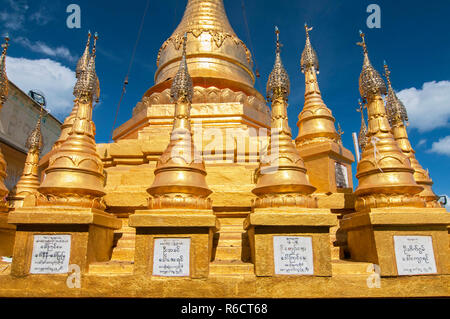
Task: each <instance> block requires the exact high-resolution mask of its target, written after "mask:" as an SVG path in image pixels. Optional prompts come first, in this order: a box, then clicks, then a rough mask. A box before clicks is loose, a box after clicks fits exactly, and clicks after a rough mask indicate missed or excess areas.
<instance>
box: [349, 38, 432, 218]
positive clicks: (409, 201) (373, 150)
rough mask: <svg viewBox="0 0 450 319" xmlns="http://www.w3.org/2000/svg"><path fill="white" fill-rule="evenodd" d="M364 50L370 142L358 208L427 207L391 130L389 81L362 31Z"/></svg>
mask: <svg viewBox="0 0 450 319" xmlns="http://www.w3.org/2000/svg"><path fill="white" fill-rule="evenodd" d="M360 36H361V38H362V42H359V43H358V45H360V46H362V47H363V50H364V64H363V68H362V72H361V75H360V78H359V91H360V93H361V97H362V98H363V99H364V100H365V101H366V100H367V113H368V118H369V124H368V132H367V145H366V146H365V148H364V151H363V152H362V155H361V161H360V162H359V163H358V167H357V173H356V177H357V178H358V180H359V185H358V188H357V189H356V191H355V194H356V195H357V197H358V198H357V201H356V205H355V208H356V210H357V211H362V210H366V209H370V208H376V207H393V206H406V207H408V206H413V207H424V206H425V202H424V201H423V200H422V199H421V198H420V197H419V196H417V195H416V194H417V193H419V192H420V191H422V190H423V187H421V186H419V185H417V183H416V182H415V180H414V177H413V174H414V169H413V168H412V167H411V164H410V162H409V159H408V158H407V157H406V156H405V155H404V154H403V152H402V151H401V149H400V148H399V147H398V145H397V143H396V142H395V140H394V137H393V135H392V133H391V127H390V125H389V121H388V118H387V115H386V109H385V107H384V102H383V98H382V97H381V95H382V94H385V93H386V85H385V84H384V81H383V79H382V78H381V76H380V75H379V74H378V72H377V71H376V70H375V69H374V68H373V67H372V65H371V63H370V60H369V55H368V51H367V46H366V43H365V38H364V33H362V32H360Z"/></svg>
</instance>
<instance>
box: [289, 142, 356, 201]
mask: <svg viewBox="0 0 450 319" xmlns="http://www.w3.org/2000/svg"><path fill="white" fill-rule="evenodd" d="M297 150H298V152H299V154H300V156H301V157H302V159H303V161H304V163H305V167H306V169H307V171H308V176H309V181H310V182H311V185H313V186H314V187H316V188H317V190H316V192H315V193H314V196H316V197H317V200H318V206H319V207H322V208H332V209H352V208H353V207H354V203H355V196H354V194H353V192H352V190H353V180H352V163H353V162H354V157H353V154H352V153H351V152H350V151H349V150H348V149H346V148H345V147H343V146H342V145H340V144H338V143H336V142H333V141H323V142H318V143H314V144H308V145H302V146H301V147H297ZM336 163H340V164H342V165H344V166H345V169H346V170H347V177H348V185H347V186H348V187H345V188H341V187H338V186H337V183H336Z"/></svg>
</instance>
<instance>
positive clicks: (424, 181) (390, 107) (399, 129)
mask: <svg viewBox="0 0 450 319" xmlns="http://www.w3.org/2000/svg"><path fill="white" fill-rule="evenodd" d="M384 70H385V76H386V80H387V83H388V94H387V98H386V112H387V114H388V118H389V123H390V125H391V128H392V133H393V134H394V138H395V140H396V141H397V144H398V146H399V147H400V149H401V150H402V151H403V153H404V154H405V155H406V156H407V157H408V158H409V160H410V162H411V166H412V168H413V169H414V179H415V180H416V183H417V184H419V185H420V186H422V187H423V188H424V189H423V191H422V192H421V193H419V196H420V197H422V198H423V199H424V200H425V201H426V204H427V206H428V207H441V205H440V204H439V202H438V198H439V197H438V196H436V194H435V193H434V192H433V190H432V188H431V187H432V185H433V180H432V179H431V178H430V176H429V174H428V171H426V170H425V169H423V167H422V166H421V165H420V163H419V162H418V161H417V159H416V156H415V153H416V152H415V151H414V149H413V148H412V146H411V143H410V141H409V139H408V133H407V131H406V126H405V122H406V123H407V121H408V113H407V111H406V107H405V106H404V105H403V103H402V101H401V100H400V99H399V98H398V97H397V95H396V94H395V91H394V89H393V88H392V84H391V78H390V74H391V71H389V68H388V66H387V64H386V61H385V62H384ZM406 125H407V124H406Z"/></svg>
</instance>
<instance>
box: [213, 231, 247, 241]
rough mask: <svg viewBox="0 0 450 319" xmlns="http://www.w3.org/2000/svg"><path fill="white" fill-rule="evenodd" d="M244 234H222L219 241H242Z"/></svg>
mask: <svg viewBox="0 0 450 319" xmlns="http://www.w3.org/2000/svg"><path fill="white" fill-rule="evenodd" d="M219 233H220V232H219ZM242 234H243V233H239V232H228V233H226V232H225V233H220V235H219V240H241V239H242Z"/></svg>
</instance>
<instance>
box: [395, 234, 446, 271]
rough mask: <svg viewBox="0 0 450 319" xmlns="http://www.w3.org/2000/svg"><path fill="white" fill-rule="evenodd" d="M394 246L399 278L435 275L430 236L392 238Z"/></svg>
mask: <svg viewBox="0 0 450 319" xmlns="http://www.w3.org/2000/svg"><path fill="white" fill-rule="evenodd" d="M394 246H395V257H396V260H397V271H398V274H399V275H400V276H402V275H403V276H404V275H425V274H435V273H437V270H436V261H435V259H434V252H433V240H432V238H431V236H394Z"/></svg>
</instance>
